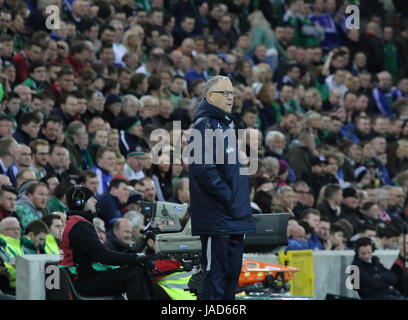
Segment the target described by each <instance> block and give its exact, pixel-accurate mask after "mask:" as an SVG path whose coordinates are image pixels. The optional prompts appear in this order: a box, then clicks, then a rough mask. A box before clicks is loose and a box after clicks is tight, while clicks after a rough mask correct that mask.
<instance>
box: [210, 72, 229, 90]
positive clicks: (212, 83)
mask: <svg viewBox="0 0 408 320" xmlns="http://www.w3.org/2000/svg"><path fill="white" fill-rule="evenodd" d="M220 80H228V81H230V79H229V78H228V77H225V76H215V77H212V78H211V79H209V80H208V81H207V82H206V83H205V94H207V93H208V92H209V91H211V90H212V89H214V87H215V86H216V85H217V84H218V81H220Z"/></svg>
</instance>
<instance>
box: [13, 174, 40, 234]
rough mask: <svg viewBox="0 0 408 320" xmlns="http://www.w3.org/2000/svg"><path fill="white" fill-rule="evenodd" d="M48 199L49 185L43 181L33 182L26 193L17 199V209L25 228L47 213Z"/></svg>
mask: <svg viewBox="0 0 408 320" xmlns="http://www.w3.org/2000/svg"><path fill="white" fill-rule="evenodd" d="M47 199H48V187H47V185H46V184H44V183H42V182H35V183H33V184H31V185H30V186H29V187H28V188H27V190H26V194H25V195H23V196H22V197H21V198H20V199H18V200H17V202H16V206H15V210H16V213H17V216H18V219H19V220H20V223H21V224H22V226H23V228H26V227H27V225H28V224H29V223H30V222H31V221H33V220H37V219H41V218H42V217H43V215H44V213H46V212H47V211H46V206H47Z"/></svg>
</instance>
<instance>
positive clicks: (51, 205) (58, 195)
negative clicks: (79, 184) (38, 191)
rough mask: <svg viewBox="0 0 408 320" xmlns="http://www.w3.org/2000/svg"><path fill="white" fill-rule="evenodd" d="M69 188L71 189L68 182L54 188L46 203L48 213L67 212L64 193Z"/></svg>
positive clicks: (70, 184)
mask: <svg viewBox="0 0 408 320" xmlns="http://www.w3.org/2000/svg"><path fill="white" fill-rule="evenodd" d="M70 187H72V183H70V182H62V183H59V184H58V185H57V186H56V187H55V190H54V195H53V196H52V197H51V198H49V199H48V201H47V208H48V211H49V212H63V213H65V212H67V211H68V207H67V199H66V193H67V191H68V189H69V188H70Z"/></svg>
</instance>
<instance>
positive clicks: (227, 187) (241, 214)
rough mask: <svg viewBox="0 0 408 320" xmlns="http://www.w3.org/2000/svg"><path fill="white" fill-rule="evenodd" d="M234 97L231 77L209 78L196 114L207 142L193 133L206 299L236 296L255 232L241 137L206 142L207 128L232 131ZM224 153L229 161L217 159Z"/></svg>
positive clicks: (195, 223)
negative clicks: (246, 251)
mask: <svg viewBox="0 0 408 320" xmlns="http://www.w3.org/2000/svg"><path fill="white" fill-rule="evenodd" d="M233 100H234V93H233V86H232V84H231V82H230V80H229V79H228V78H227V77H222V76H216V77H214V78H212V79H210V80H209V81H208V82H207V85H206V95H205V98H204V99H203V100H202V101H201V103H200V104H199V106H198V108H197V110H196V111H195V114H194V116H193V122H194V125H193V129H196V130H198V132H199V133H200V136H201V140H202V143H201V145H200V144H199V143H198V142H199V141H198V140H200V139H198V140H197V141H194V140H195V139H194V138H191V139H190V143H191V144H192V146H193V152H192V156H193V157H194V160H193V163H192V164H190V165H189V175H190V177H189V178H190V199H191V200H190V203H191V226H192V234H193V235H200V237H201V243H202V253H203V261H202V267H203V271H204V273H203V277H202V296H201V298H202V299H203V300H216V299H222V300H233V299H234V298H235V290H236V287H237V285H238V280H239V274H240V272H241V267H242V256H243V247H244V235H245V234H246V233H253V232H255V224H254V222H253V219H252V214H251V205H250V199H249V186H248V176H246V175H242V174H240V168H242V167H243V166H242V165H241V164H240V163H239V161H238V155H239V152H238V144H237V141H236V140H235V139H228V138H225V137H224V139H223V140H224V146H223V149H221V150H219V152H217V144H216V142H215V141H216V138H212V146H213V148H212V150H211V148H208V147H206V143H205V132H206V130H207V131H209V132H213V131H214V130H217V129H219V130H222V132H223V133H224V134H226V133H227V131H226V130H228V129H230V128H231V127H230V126H231V124H232V120H231V118H230V112H231V108H232V105H233ZM194 131H195V130H194ZM195 133H197V131H196V132H195ZM193 137H194V135H193ZM208 139H211V138H208V137H207V140H208ZM231 140H233V141H231ZM196 142H197V144H195V143H196ZM210 143H211V141H210ZM200 151H201V154H199V153H200ZM231 152H232V153H234V152H235V153H234V154H233V158H234V159H231V158H230V159H231V160H230V159H229V156H230V153H231ZM220 154H221V156H223V159H224V164H220V163H219V161H216V157H217V155H218V156H219V155H220ZM208 157H209V158H210V159H212V160H213V161H212V163H211V164H206V161H205V159H206V158H208ZM198 159H199V160H200V161H201V162H200V163H198V162H199V161H197V160H198ZM233 160H234V161H233ZM207 163H208V161H207Z"/></svg>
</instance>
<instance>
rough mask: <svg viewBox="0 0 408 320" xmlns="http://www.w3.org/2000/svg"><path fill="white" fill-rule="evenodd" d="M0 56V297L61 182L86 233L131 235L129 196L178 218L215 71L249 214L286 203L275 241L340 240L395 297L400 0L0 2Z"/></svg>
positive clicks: (402, 193) (296, 246)
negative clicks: (224, 85) (175, 210)
mask: <svg viewBox="0 0 408 320" xmlns="http://www.w3.org/2000/svg"><path fill="white" fill-rule="evenodd" d="M351 5H355V6H357V8H358V9H359V10H358V11H356V10H355V9H354V11H350V10H347V8H348V6H351ZM50 6H52V7H50ZM354 8H356V7H354ZM357 15H358V16H357ZM0 63H1V64H0V294H4V295H5V296H7V297H9V298H10V297H11V298H13V297H15V296H16V283H15V282H16V278H17V277H18V275H17V276H16V268H15V260H16V256H18V255H24V254H54V255H55V254H59V242H60V237H61V232H62V229H63V227H64V223H65V221H66V212H67V211H68V206H67V199H66V193H67V190H68V189H69V188H70V187H71V186H72V185H75V184H80V185H83V186H86V187H87V188H89V189H90V190H91V191H92V192H93V193H94V195H95V198H96V199H97V200H98V204H97V212H98V218H96V219H95V220H94V224H95V225H96V226H97V227H98V230H104V231H105V232H106V233H109V234H113V235H114V236H117V237H121V234H122V233H120V232H119V231H120V228H122V227H123V228H125V226H124V225H123V226H122V224H121V223H117V220H119V219H126V220H128V221H129V222H130V224H129V225H131V236H128V237H123V238H121V239H120V240H122V241H124V242H126V243H128V244H132V243H134V242H136V241H137V239H138V238H140V237H141V230H142V229H143V228H145V226H146V224H147V221H146V217H145V216H144V215H143V212H142V211H143V210H142V207H141V205H140V201H147V202H156V201H165V202H172V203H177V204H185V203H186V204H187V213H186V216H185V217H184V218H183V219H182V220H181V224H182V225H184V224H185V222H186V221H187V220H188V219H189V204H190V194H189V179H188V177H189V173H188V160H189V159H188V158H189V154H188V153H187V152H185V153H184V152H183V150H186V148H187V146H188V138H189V134H190V133H191V128H192V126H193V120H192V119H193V114H194V111H195V109H196V107H197V106H198V104H199V103H200V101H201V100H202V99H203V98H204V97H205V94H206V92H205V88H206V87H205V84H206V81H207V80H209V79H211V78H212V77H214V76H216V75H223V76H226V77H228V78H229V79H230V80H231V82H232V84H233V87H234V96H235V98H234V105H233V109H232V114H231V115H232V119H233V125H232V127H233V128H234V129H235V130H236V131H237V132H238V131H239V130H240V131H241V133H242V132H243V134H241V135H238V136H239V137H241V139H240V138H239V144H240V150H239V156H240V159H241V160H242V163H243V164H245V165H247V166H248V167H249V166H250V163H251V162H252V161H255V162H256V170H255V172H254V173H253V174H251V175H250V176H249V190H248V193H249V194H250V200H251V207H252V213H253V215H257V214H268V213H269V214H270V213H289V214H290V218H289V222H288V225H287V236H288V244H287V246H285V247H283V248H282V250H283V251H284V252H285V253H287V252H290V251H295V250H313V252H315V251H317V250H318V251H330V252H332V253H333V256H335V253H336V252H337V251H338V252H339V254H343V255H344V251H347V252H348V253H346V254H345V255H346V256H348V257H349V258H348V260H347V261H349V262H350V263H351V260H352V257H350V254H351V252H353V255H354V251H355V257H354V260H353V263H355V264H357V265H359V266H360V265H361V266H365V267H364V268H363V267H361V268H360V271H361V273H364V272H367V274H370V272H371V271H372V270H374V269H375V272H377V273H378V274H377V275H376V279H379V280H378V282H379V284H378V287H377V289H375V290H376V292H377V293H378V292H379V291H381V290H382V289H381V288H388V287H390V286H391V287H393V288H395V290H394V289H393V290H394V291H396V292H399V294H400V295H401V296H399V295H398V294H397V293H395V295H393V293H392V292H391V293H389V294H388V293H386V292H385V291H384V292H383V293H384V296H381V295H380V293H381V292H382V291H381V292H380V293H378V294H379V296H378V297H379V298H387V299H388V298H390V299H393V298H396V299H399V298H401V297H402V296H406V295H407V294H408V282H407V281H408V276H407V277H406V276H405V273H407V272H408V271H407V270H406V268H405V264H404V263H403V262H405V256H406V252H407V248H406V246H407V245H408V244H407V245H406V244H405V241H404V239H405V238H404V235H405V234H406V233H407V231H406V229H407V228H406V227H407V224H408V199H407V190H408V1H406V0H269V1H268V0H253V1H252V0H251V1H249V0H234V1H233V0H231V1H218V0H208V1H205V0H192V1H183V0H168V1H167V0H166V1H164V0H123V1H112V0H88V1H85V0H24V1H23V0H22V1H14V0H1V1H0ZM156 129H164V130H166V132H167V133H168V135H167V136H162V138H161V139H155V138H154V134H153V133H154V132H157V131H155V130H156ZM242 137H245V138H246V139H242ZM249 137H251V139H250V138H249ZM253 137H255V139H253ZM163 141H164V142H165V143H167V147H168V149H166V150H169V151H170V152H169V153H166V152H159V153H158V157H155V156H156V155H157V152H155V151H156V150H155V146H156V147H157V145H158V143H163ZM254 141H255V142H254ZM163 150H165V149H163ZM177 156H178V157H177ZM118 179H119V181H122V180H120V179H123V180H125V181H126V190H123V189H121V184H120V183H116V184H114V185H110V182H111V181H116V182H117V181H118ZM120 221H123V220H120ZM118 228H119V229H118ZM117 230H119V231H117ZM115 232H117V234H116V233H115ZM100 236H101V237H102V238H106V235H105V234H104V233H103V232H101V233H100ZM367 239H368V240H370V242H367V243H366V242H364V240H367ZM105 240H106V239H105ZM108 240H109V239H108ZM108 240H106V241H108ZM367 246H368V247H369V248H370V250H369V251H370V252H371V255H372V253H373V252H374V250H375V249H378V250H381V252H383V253H384V251H387V250H390V252H391V251H392V252H393V255H392V260H393V261H394V259H396V258H397V255H398V256H399V258H398V259H397V260H396V262H395V264H394V265H393V264H392V262H393V261H390V260H387V263H386V267H384V266H383V265H382V264H381V262H380V261H379V260H378V259H377V260H376V258H374V256H373V258H371V255H370V252H368V255H369V258H368V259H367V260H364V259H363V256H362V255H363V253H360V251H359V250H360V248H367ZM341 252H343V253H341ZM360 254H361V256H360ZM385 255H386V254H385ZM330 256H332V255H330ZM386 256H387V255H386ZM388 256H389V255H388ZM276 258H277V254H276ZM276 261H278V260H276ZM319 261H320V260H319V259H317V260H315V264H316V263H319ZM321 261H323V260H321ZM383 264H384V263H383ZM370 268H374V269H370ZM401 269H402V270H401ZM316 270H317V269H316ZM378 270H380V271H378ZM340 271H341V272H342V273H344V272H345V271H344V270H339V272H340ZM373 272H374V271H373ZM343 278H344V277H343V276H342V278H341V279H342V280H341V281H343V280H344V279H343ZM380 282H381V283H380ZM406 282H407V283H406ZM362 285H363V284H362ZM378 288H380V289H378ZM370 290H374V289H370V288H368V289H367V292H366V291H363V290H360V291H358V292H357V293H358V295H357V294H353V295H349V294H343V295H344V296H345V295H348V296H352V297H354V298H358V299H365V298H370V297H371V296H370V294H371V291H370ZM384 290H386V289H384ZM387 290H388V289H387ZM342 292H343V293H344V291H342ZM329 293H330V292H329ZM331 293H334V292H331ZM336 294H339V295H341V294H342V293H341V292H340V291H339V290H338V292H336ZM318 297H319V298H322V299H324V298H325V297H324V296H322V294H320V293H318Z"/></svg>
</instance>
